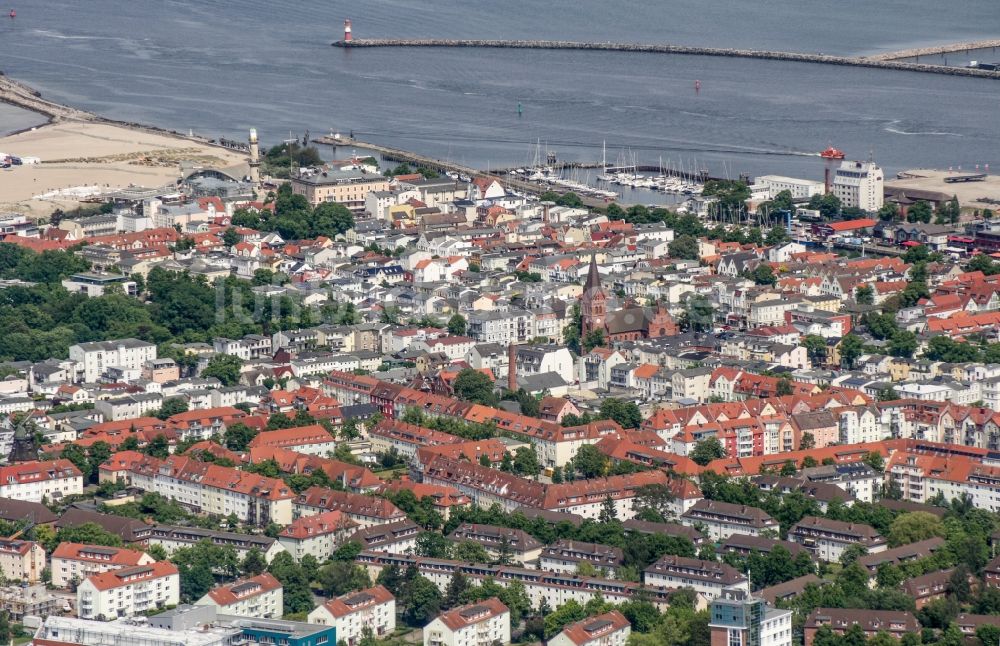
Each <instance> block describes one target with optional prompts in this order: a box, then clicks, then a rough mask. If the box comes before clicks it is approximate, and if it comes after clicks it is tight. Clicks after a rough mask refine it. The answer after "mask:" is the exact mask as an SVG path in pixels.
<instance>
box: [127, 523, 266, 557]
mask: <svg viewBox="0 0 1000 646" xmlns="http://www.w3.org/2000/svg"><path fill="white" fill-rule="evenodd" d="M201 541H210V542H211V543H212V544H213V545H219V546H223V547H231V548H233V549H234V550H235V551H236V556H238V557H239V558H240V560H243V559H245V558H246V557H247V554H249V553H250V552H251V551H254V550H256V551H258V552H260V553H261V554H262V555H263V556H264V560H265V561H266V562H267V563H270V562H271V561H272V560H274V557H275V556H277V555H278V554H281V553H282V552H284V551H285V548H284V547H282V545H281V543H279V542H278V540H277V539H274V538H271V537H270V536H264V535H263V534H241V533H238V532H221V531H218V530H214V529H203V528H201V527H175V526H172V525H156V526H154V527H153V529H152V530H151V531H150V533H149V538H148V539H147V543H148V544H149V545H160V546H162V547H163V549H164V550H166V552H167V554H168V555H170V554H173V553H174V552H175V551H177V550H179V549H181V548H184V547H194V546H195V545H197V544H198V543H200V542H201Z"/></svg>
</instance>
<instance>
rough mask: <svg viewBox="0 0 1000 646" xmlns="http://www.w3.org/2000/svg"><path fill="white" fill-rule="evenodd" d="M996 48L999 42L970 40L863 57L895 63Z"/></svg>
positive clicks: (999, 45)
mask: <svg viewBox="0 0 1000 646" xmlns="http://www.w3.org/2000/svg"><path fill="white" fill-rule="evenodd" d="M997 47H1000V40H996V39H995V40H972V41H968V42H964V43H948V44H945V45H933V46H931V47H914V48H910V49H901V50H899V51H895V52H885V53H884V54H873V55H872V56H865V58H866V59H868V60H871V61H897V60H900V59H904V58H920V57H921V56H939V55H941V54H953V53H955V52H971V51H973V50H977V49H994V48H997Z"/></svg>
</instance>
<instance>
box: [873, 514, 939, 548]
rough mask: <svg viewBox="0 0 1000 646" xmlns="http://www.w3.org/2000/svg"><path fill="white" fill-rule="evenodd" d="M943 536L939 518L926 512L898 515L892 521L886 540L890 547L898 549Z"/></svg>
mask: <svg viewBox="0 0 1000 646" xmlns="http://www.w3.org/2000/svg"><path fill="white" fill-rule="evenodd" d="M944 535H945V530H944V525H943V524H942V522H941V519H940V518H938V517H937V516H935V515H934V514H931V513H929V512H926V511H913V512H909V513H905V514H900V515H899V516H897V517H896V519H895V520H893V521H892V525H891V526H890V528H889V535H888V537H887V538H888V540H889V545H890V546H891V547H898V546H900V545H908V544H910V543H915V542H917V541H922V540H926V539H928V538H933V537H934V536H944Z"/></svg>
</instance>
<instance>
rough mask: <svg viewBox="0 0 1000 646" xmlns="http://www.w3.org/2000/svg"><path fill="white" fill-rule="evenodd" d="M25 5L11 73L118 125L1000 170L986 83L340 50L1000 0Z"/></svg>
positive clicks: (643, 59)
mask: <svg viewBox="0 0 1000 646" xmlns="http://www.w3.org/2000/svg"><path fill="white" fill-rule="evenodd" d="M12 2H15V5H14V6H15V8H16V9H17V11H18V17H17V19H16V20H7V19H3V20H0V69H3V71H5V72H6V73H7V74H9V75H11V76H13V77H15V78H18V79H21V80H23V81H25V82H27V83H29V84H31V85H33V86H35V87H36V88H38V89H39V90H40V91H41V92H42V93H43V94H44V95H45V96H47V97H50V98H53V99H56V100H59V101H63V102H66V103H70V104H73V105H77V106H80V107H83V108H86V109H89V110H93V111H96V112H99V113H101V114H104V115H107V116H109V117H112V118H117V119H125V120H136V121H142V122H147V123H152V124H156V125H161V126H165V127H169V128H175V129H178V130H183V131H187V130H189V129H191V130H194V131H195V132H197V133H200V134H204V135H208V136H212V137H218V136H228V137H243V136H245V135H244V134H243V133H245V131H246V129H247V128H249V127H251V126H254V127H257V128H258V129H259V130H260V131H261V134H262V138H263V141H264V142H265V143H279V142H280V141H281V140H282V139H284V138H287V137H288V134H289V132H292V133H294V134H295V135H297V136H300V137H301V136H302V134H303V132H304V131H305V130H309V131H310V133H312V134H314V135H315V134H320V133H324V132H327V131H329V130H331V129H333V130H339V131H342V132H345V133H346V132H349V131H352V130H353V131H354V132H355V134H356V135H357V136H359V137H361V138H364V139H369V140H371V141H376V142H380V143H390V144H396V145H399V146H402V147H407V148H412V149H414V150H419V151H421V152H424V153H427V154H430V155H433V156H437V157H440V158H448V159H452V160H455V161H460V162H465V163H468V164H471V165H476V166H481V167H484V168H485V167H487V166H490V167H494V168H495V167H498V166H511V165H525V164H526V163H529V162H530V161H531V160H532V158H533V157H534V153H535V150H536V142H540V143H539V144H538V146H537V147H538V148H541V149H542V151H543V152H544V151H547V150H554V151H556V152H557V154H558V155H559V157H560V158H564V159H577V160H589V161H597V160H599V159H600V157H601V147H602V142H606V145H607V150H608V153H607V154H608V158H609V160H610V161H615V160H617V159H618V158H619V157H624V158H631V157H632V156H633V155H634V156H635V157H636V158H637V159H638V160H639V161H640V162H645V163H657V162H658V161H659V160H660V159H662V160H663V163H664V164H665V165H669V166H673V167H678V166H681V167H684V168H686V169H689V168H694V167H699V168H700V167H707V168H709V169H710V170H711V171H712V172H713V174H722V175H730V176H736V175H738V174H739V173H741V172H747V173H750V174H760V173H766V172H777V173H785V174H795V175H800V176H814V177H819V175H821V173H822V165H821V163H820V160H818V159H817V158H815V157H813V156H810V155H811V154H814V153H815V152H816V151H819V150H822V149H823V148H825V147H827V146H828V145H835V146H837V147H839V148H841V149H843V150H845V151H847V153H848V154H849V155H851V156H853V157H858V158H867V157H868V156H869V154H873V155H874V157H875V158H876V160H878V161H879V162H880V163H881V164H882V165H883V166H884V167H885V168H886V169H887V170H888V171H889V172H894V171H897V170H900V169H903V168H908V167H913V166H928V167H947V166H958V165H962V166H963V167H970V166H973V165H975V164H984V163H990V164H992V165H994V166H996V167H997V168H1000V115H998V110H997V98H998V96H1000V83H998V82H995V81H987V80H982V79H964V78H952V77H944V76H934V75H920V74H912V73H895V72H885V71H880V70H866V69H851V68H839V67H825V66H820V65H809V64H796V63H783V62H775V61H754V60H739V59H721V58H707V57H688V56H662V55H651V54H621V53H601V52H531V51H489V50H488V51H476V50H388V49H387V50H368V51H364V50H354V51H344V50H341V49H335V48H332V47H330V46H329V44H330V42H331V41H332V40H335V39H338V38H340V37H341V34H342V24H343V19H344V18H346V17H350V18H351V19H352V21H353V25H354V33H355V36H356V37H366V36H372V37H380V36H382V37H386V36H400V37H432V36H440V37H455V38H476V37H496V38H558V39H577V40H600V41H631V42H670V43H683V44H702V45H708V46H719V47H725V46H732V47H752V48H767V49H781V50H791V51H822V52H826V53H836V54H848V55H850V54H867V53H873V52H878V51H886V50H895V49H902V48H906V47H911V46H918V45H925V44H933V43H940V42H953V41H962V40H974V39H978V38H991V37H997V36H998V35H1000V11H998V10H997V8H996V4H995V0H963V1H962V2H960V3H941V2H938V1H937V0H909V1H905V2H904V1H902V0H880V1H879V2H877V3H872V2H870V1H867V0H842V1H839V2H837V3H818V2H802V1H801V0H758V2H754V3H746V2H736V1H735V0H715V1H714V2H709V3H706V2H703V1H702V0H670V1H667V0H649V1H646V2H642V1H637V2H630V3H628V4H627V5H623V4H620V3H613V2H607V0H602V1H598V0H573V1H569V0H551V1H548V2H538V1H530V2H529V1H526V0H510V1H508V2H504V3H486V2H482V1H477V0H464V1H462V0H434V1H433V2H432V1H430V0H385V1H370V2H365V3H358V2H345V1H343V0H338V1H335V2H329V1H326V2H317V1H314V0H276V1H267V2H265V1H263V0H240V1H238V2H237V1H235V0H203V1H198V2H195V1H193V0H132V1H130V2H121V1H120V0H89V1H88V2H86V3H84V2H79V1H78V0H46V1H45V2H40V1H38V0H34V1H30V2H27V1H26V2H25V3H24V4H23V5H20V6H18V3H17V2H16V0H12ZM626 6H627V9H625V8H624V7H626ZM955 56H956V58H957V57H958V55H955ZM954 61H955V59H954V58H953V59H950V60H949V62H950V63H953V62H954ZM696 79H698V80H700V81H701V91H700V92H698V93H695V91H694V87H693V85H694V81H695V80H696ZM518 103H521V104H522V105H523V109H524V113H523V115H522V116H521V117H518V115H517V104H518ZM15 115H16V113H15V112H12V111H10V110H0V131H3V130H12V129H16V128H20V127H24V125H26V124H25V123H23V120H24V117H23V116H15ZM27 125H30V123H29V124H27Z"/></svg>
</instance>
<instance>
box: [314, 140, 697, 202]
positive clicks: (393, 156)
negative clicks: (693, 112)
mask: <svg viewBox="0 0 1000 646" xmlns="http://www.w3.org/2000/svg"><path fill="white" fill-rule="evenodd" d="M312 142H313V143H316V144H322V145H325V146H334V147H340V148H361V149H363V150H370V151H373V152H377V153H378V154H379V155H381V157H382V159H384V160H386V161H391V162H406V163H407V164H411V165H413V166H424V167H426V168H430V169H432V170H435V171H437V172H440V173H458V174H459V175H467V176H468V177H470V178H475V177H489V178H492V179H496V180H497V181H499V182H500V183H501V184H502V185H504V186H505V187H506V188H508V189H511V190H514V191H518V192H521V193H530V194H532V195H541V194H542V193H545V192H547V191H550V190H555V191H559V189H558V188H552V187H549V186H546V185H543V184H538V183H535V182H529V181H526V180H525V179H524V178H521V177H517V176H513V175H510V174H508V172H507V170H505V169H498V170H494V171H491V172H484V171H482V170H479V169H476V168H472V167H471V166H465V165H463V164H456V163H455V162H451V161H446V160H443V159H436V158H434V157H428V156H427V155H421V154H420V153H415V152H412V151H409V150H403V149H401V148H393V147H391V146H383V145H381V144H375V143H371V142H368V141H361V140H360V139H351V138H349V137H329V136H323V137H316V138H314V139H313V140H312ZM557 166H558V167H560V168H564V169H569V168H597V167H598V166H597V164H592V165H591V164H575V163H564V164H558V165H557ZM644 168H645V167H639V168H638V170H640V171H641V170H643V169H644ZM652 168H653V167H649V169H650V170H652ZM678 176H681V175H678ZM683 177H685V178H690V179H692V180H694V181H704V180H706V179H712V178H711V177H709V176H707V175H698V176H693V175H686V174H685V175H683ZM580 199H581V200H583V203H584V204H586V205H587V206H590V207H600V208H604V207H606V206H607V205H608V202H609V201H610V200H604V199H599V198H595V197H590V196H580ZM618 203H619V205H620V206H623V207H628V206H630V204H628V203H624V202H621V201H618Z"/></svg>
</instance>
